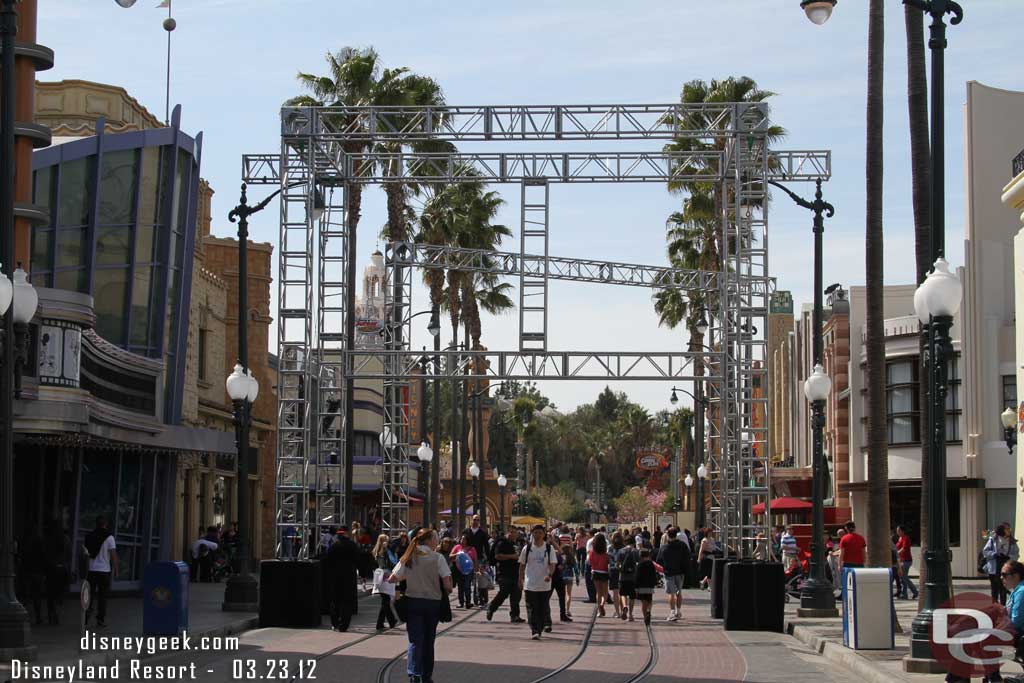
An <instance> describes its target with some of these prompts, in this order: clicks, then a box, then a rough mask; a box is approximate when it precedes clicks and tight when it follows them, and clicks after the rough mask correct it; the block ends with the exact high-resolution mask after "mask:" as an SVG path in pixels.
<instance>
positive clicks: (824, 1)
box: [800, 0, 836, 26]
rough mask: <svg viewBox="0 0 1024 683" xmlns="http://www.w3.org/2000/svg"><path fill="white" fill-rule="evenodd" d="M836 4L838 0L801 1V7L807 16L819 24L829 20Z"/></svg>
mask: <svg viewBox="0 0 1024 683" xmlns="http://www.w3.org/2000/svg"><path fill="white" fill-rule="evenodd" d="M835 6H836V0H802V1H801V2H800V7H802V8H803V10H804V13H805V14H806V15H807V18H808V19H810V20H811V22H812V23H814V24H817V25H818V26H821V25H822V24H824V23H825V22H826V21H828V20H829V17H831V16H832V10H833V9H834V8H835Z"/></svg>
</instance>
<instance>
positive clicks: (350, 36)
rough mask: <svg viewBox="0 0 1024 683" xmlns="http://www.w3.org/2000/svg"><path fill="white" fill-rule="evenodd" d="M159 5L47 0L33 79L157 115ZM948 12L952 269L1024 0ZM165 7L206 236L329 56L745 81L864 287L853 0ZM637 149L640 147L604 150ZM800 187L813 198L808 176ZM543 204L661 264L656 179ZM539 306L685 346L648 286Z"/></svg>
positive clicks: (368, 247) (474, 93)
mask: <svg viewBox="0 0 1024 683" xmlns="http://www.w3.org/2000/svg"><path fill="white" fill-rule="evenodd" d="M156 4H157V0H140V1H139V3H137V4H136V6H135V7H133V8H130V9H121V8H120V7H118V6H117V5H116V4H115V3H114V2H113V0H88V1H86V0H41V2H40V19H39V24H40V25H39V42H41V43H43V44H45V45H48V46H50V47H52V48H53V49H54V50H55V52H56V66H55V68H54V69H53V70H51V71H49V72H46V73H43V74H40V78H41V79H45V80H57V79H64V78H67V79H71V78H81V79H86V80H93V81H100V82H104V83H111V84H116V85H120V86H123V87H124V88H126V89H127V90H128V92H129V93H130V94H131V95H133V96H134V97H136V98H137V99H138V100H139V101H140V102H142V103H143V104H144V105H145V106H147V107H148V108H149V109H150V110H151V111H152V112H153V113H154V114H156V115H157V116H159V117H162V116H163V111H164V69H165V59H166V40H165V33H164V31H163V29H162V27H161V22H162V20H163V18H164V17H165V16H166V10H159V9H155V8H154V5H156ZM962 4H963V5H964V6H965V11H966V18H965V20H964V22H963V23H962V24H961V25H960V26H957V27H952V28H951V29H950V31H949V50H948V52H947V60H946V61H947V64H946V118H947V128H946V130H947V138H946V140H947V146H946V159H947V187H946V192H947V203H946V207H947V231H948V232H947V253H948V258H949V259H950V261H951V262H952V263H954V264H956V265H959V264H961V263H962V262H963V238H962V236H963V234H964V228H963V225H964V215H965V209H964V174H963V126H962V119H963V114H962V111H963V101H964V93H965V83H966V82H967V81H968V80H977V81H981V82H982V83H985V84H988V85H992V86H997V87H1002V88H1008V89H1014V90H1022V89H1024V77H1022V75H1021V73H1020V70H1019V69H1015V68H1013V67H1012V66H1011V65H1012V63H1013V62H1012V60H1011V59H1009V54H1010V53H1011V52H1012V51H1013V49H1014V48H1013V45H1015V44H1017V41H1018V40H1019V35H1018V34H1017V32H1018V27H1019V25H1020V23H1021V20H1022V19H1024V6H1022V5H1021V4H1020V3H1017V2H1008V1H1007V0H962ZM173 5H174V6H173V9H174V16H175V18H176V19H177V22H178V28H177V30H176V31H175V32H174V34H173V52H172V82H171V102H172V105H173V104H175V103H180V104H181V105H182V109H183V114H182V122H183V126H184V128H185V129H186V130H187V131H188V132H190V133H192V134H194V133H196V132H198V131H200V130H202V131H204V150H203V176H204V177H205V178H207V179H208V180H209V181H210V182H211V184H212V185H213V187H214V189H215V190H216V195H215V196H214V206H213V213H214V217H215V219H214V228H213V229H214V233H216V234H221V235H228V234H231V228H232V226H231V225H230V224H229V223H228V222H227V220H226V218H225V217H226V215H227V212H228V210H229V209H230V208H231V207H232V206H234V204H235V203H236V201H237V192H238V185H239V182H240V169H241V155H242V154H243V153H247V152H273V151H276V150H277V148H278V145H279V140H278V138H277V137H276V136H277V135H278V131H279V128H278V109H279V107H280V104H281V103H282V102H283V101H284V100H285V99H287V98H288V97H290V96H292V95H295V94H297V93H298V92H299V89H298V87H297V83H296V81H295V74H296V72H297V71H300V70H302V71H311V72H314V73H319V72H322V71H323V70H324V69H323V65H324V59H323V55H324V53H325V52H327V51H328V50H336V49H337V48H339V47H342V46H346V45H352V46H360V47H362V46H370V45H372V46H374V47H375V48H377V50H378V51H379V52H380V53H381V55H382V57H383V59H384V61H385V63H386V64H387V65H389V66H408V67H410V68H411V69H413V70H415V71H417V72H420V73H423V74H426V75H430V76H432V77H434V78H436V79H437V80H438V81H439V82H440V83H441V84H442V86H443V87H444V90H445V93H446V96H447V99H448V101H449V102H450V103H453V104H513V103H515V104H560V103H564V104H587V103H618V102H642V103H654V102H671V101H674V100H676V99H677V97H678V94H679V90H680V88H681V86H682V84H683V83H684V82H686V81H688V80H691V79H694V78H703V79H711V78H723V77H726V76H730V75H747V76H751V77H753V78H754V79H756V80H757V82H758V83H759V84H760V85H761V87H763V88H765V89H768V90H772V91H775V92H777V93H778V96H777V97H774V98H772V100H771V104H772V107H773V118H774V120H775V121H776V122H777V123H779V124H780V125H782V126H784V127H785V128H786V129H787V130H788V133H789V135H788V137H787V139H786V140H785V141H784V142H782V143H781V144H780V145H779V146H780V147H785V148H789V149H831V150H832V152H833V179H832V181H831V182H830V183H828V185H827V186H826V194H827V198H828V199H829V200H830V201H831V202H832V203H833V204H834V205H835V206H836V216H835V218H834V219H832V220H830V221H829V222H828V223H827V226H826V241H825V280H826V282H841V283H843V284H844V285H856V284H862V283H863V280H864V265H863V252H864V237H863V236H864V229H865V226H864V208H863V207H864V147H865V131H864V122H865V99H866V71H867V5H868V3H867V0H841V1H840V2H839V4H838V5H837V7H836V11H835V14H834V15H833V17H832V20H831V21H830V22H829V23H828V24H826V25H825V26H822V27H816V26H814V25H812V24H811V23H810V22H808V21H807V20H806V18H805V17H804V16H803V13H802V12H801V10H800V8H799V2H798V0H713V1H712V0H677V1H676V2H672V3H668V2H643V1H640V0H632V1H630V2H622V1H620V2H602V1H598V2H593V1H591V2H581V1H577V0H558V1H557V2H552V1H550V0H549V1H547V2H540V1H537V0H517V1H516V2H504V3H483V2H471V1H470V0H445V1H444V2H429V3H428V2H413V1H411V0H400V1H399V2H393V3H385V4H383V6H381V4H377V3H365V2H364V3H356V2H349V1H347V0H287V1H285V2H282V1H281V0H274V1H273V2H271V1H270V0H174V3H173ZM905 49H906V41H905V33H904V25H903V9H902V6H901V5H900V3H899V2H897V1H896V0H890V1H889V2H888V3H887V11H886V55H885V62H886V63H885V106H886V111H885V145H886V147H885V187H886V191H885V247H886V264H885V265H886V279H887V282H889V283H893V284H900V283H906V282H909V281H910V280H911V278H912V276H913V249H912V247H913V223H912V216H911V206H910V187H911V185H910V168H909V143H908V135H907V107H906V59H905ZM604 144H605V145H607V144H608V143H604ZM525 148H526V147H525V146H523V147H520V149H525ZM534 148H535V149H536V148H537V147H536V146H534ZM648 148H650V145H645V143H640V144H636V143H629V142H626V143H618V144H617V146H616V149H620V150H623V151H625V150H633V151H636V150H639V149H648ZM491 149H494V150H495V151H497V147H493V148H491ZM1016 151H1017V150H1007V158H1006V159H1005V160H1002V159H1000V160H994V163H997V164H1001V163H1005V165H1006V173H1007V177H1009V173H1010V157H1012V156H1013V154H1014V153H1015V152H1016ZM496 189H499V190H500V191H502V194H503V196H505V197H506V199H507V200H508V205H507V207H506V211H505V212H504V214H503V216H502V219H503V222H505V223H507V224H508V225H510V226H511V227H513V229H516V230H517V229H518V227H517V223H518V202H519V192H518V187H516V186H503V187H499V188H496ZM796 189H797V190H798V191H801V192H803V193H805V194H809V193H810V187H809V186H808V187H799V188H796ZM258 194H259V192H254V193H253V195H254V196H258ZM551 196H552V210H551V217H550V225H551V235H552V236H551V253H552V254H558V255H567V256H579V257H588V258H596V259H609V260H620V261H632V262H639V263H664V261H665V256H664V238H663V232H664V220H665V217H666V216H667V215H668V214H669V213H670V212H671V211H672V210H673V209H674V208H676V206H677V205H678V201H679V200H678V199H676V198H673V197H671V196H670V195H668V193H667V192H666V191H665V189H664V188H663V187H661V186H656V185H653V184H652V185H645V186H639V185H626V186H622V187H615V186H607V185H601V186H585V185H559V186H554V187H553V189H552V193H551ZM384 211H385V207H384V201H383V193H382V192H380V190H379V189H374V190H373V191H371V192H369V193H368V195H367V197H366V199H365V200H364V215H363V220H362V223H361V228H360V236H359V248H360V252H361V253H362V254H365V255H368V254H369V253H370V252H371V251H372V250H373V248H374V247H375V246H376V235H377V233H378V232H379V228H380V226H381V225H382V224H383V222H384V215H385V214H384ZM275 216H276V212H275V211H272V210H268V211H266V212H265V213H264V214H262V215H261V216H259V217H258V218H257V219H256V220H254V224H253V226H252V233H253V237H254V239H257V240H265V241H270V242H275V241H276V237H277V226H276V222H275ZM771 220H772V224H771V226H770V238H769V244H770V247H771V257H770V258H771V270H772V273H773V275H774V276H775V277H777V278H778V286H779V288H780V289H790V290H792V291H793V292H794V299H795V301H796V303H797V306H799V305H800V303H802V302H807V301H810V297H811V287H810V279H811V234H810V227H809V216H808V214H807V213H806V212H805V211H804V210H803V209H798V208H796V207H794V206H792V205H791V203H790V202H789V200H788V199H786V198H784V197H778V198H777V201H776V202H775V203H774V205H773V210H772V215H771ZM514 244H516V245H517V244H518V237H516V238H515V240H514ZM509 248H510V249H514V248H515V247H514V246H513V245H512V244H510V245H509ZM275 277H276V272H275ZM417 296H418V300H417V301H416V302H415V304H414V305H415V306H416V310H420V308H424V307H425V306H426V304H425V301H426V299H425V297H424V296H422V295H419V294H418V295H417ZM550 310H551V320H550V330H551V331H550V341H549V348H551V349H554V350H574V349H579V350H629V349H633V350H636V349H643V350H670V349H678V348H682V347H683V345H684V344H685V336H684V334H683V333H682V332H673V331H669V330H666V329H663V328H658V326H657V318H656V317H655V315H654V314H653V311H652V307H651V304H650V299H649V293H648V292H646V291H644V290H639V289H632V288H607V287H597V286H594V285H583V284H571V283H555V284H553V285H552V286H551V305H550ZM425 319H426V318H425V317H424V318H420V319H418V320H425ZM517 324H518V323H517V316H516V315H514V314H510V315H507V316H505V317H503V318H500V319H494V320H485V322H484V325H485V328H484V337H483V342H484V343H485V344H486V345H488V346H489V347H490V348H492V349H512V348H515V346H516V345H517V340H516V336H515V335H516V327H517ZM272 338H273V335H272ZM428 343H429V342H428V339H427V335H426V333H425V331H423V330H418V331H417V336H416V337H414V344H416V345H420V344H428ZM602 386H603V385H602V384H596V383H585V382H564V383H556V382H548V383H545V384H543V385H542V390H543V391H545V392H546V393H547V394H549V395H550V396H551V397H552V398H553V399H554V401H555V402H556V404H558V405H559V406H560V407H563V408H571V407H573V406H575V405H577V404H579V403H583V402H588V401H591V400H593V397H594V396H595V395H596V393H597V392H598V391H599V390H600V389H601V388H602ZM613 386H614V387H615V388H620V389H623V390H625V391H627V392H628V393H629V394H630V396H631V397H633V398H634V399H635V400H638V401H639V402H641V403H642V404H644V405H645V406H647V407H648V408H650V409H651V410H660V409H662V408H665V407H668V403H667V400H666V399H667V396H668V391H667V389H666V386H665V385H663V384H658V383H620V384H618V385H614V384H613Z"/></svg>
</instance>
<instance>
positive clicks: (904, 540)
mask: <svg viewBox="0 0 1024 683" xmlns="http://www.w3.org/2000/svg"><path fill="white" fill-rule="evenodd" d="M896 535H897V536H899V538H898V539H897V540H896V553H897V555H898V556H899V561H900V577H901V579H902V581H901V583H900V594H899V596H898V597H899V599H900V600H906V599H907V588H909V589H910V592H911V593H913V594H914V600H917V586H915V585H914V582H913V581H911V580H910V565H912V564H913V563H914V558H913V556H912V555H911V554H910V536H908V535H907V528H906V527H905V526H903V525H902V524H901V525H899V526H898V527H896Z"/></svg>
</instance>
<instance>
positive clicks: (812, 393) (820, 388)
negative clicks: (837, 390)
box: [804, 364, 832, 402]
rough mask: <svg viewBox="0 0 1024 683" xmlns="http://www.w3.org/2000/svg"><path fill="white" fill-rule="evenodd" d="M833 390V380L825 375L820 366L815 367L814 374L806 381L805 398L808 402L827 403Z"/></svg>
mask: <svg viewBox="0 0 1024 683" xmlns="http://www.w3.org/2000/svg"><path fill="white" fill-rule="evenodd" d="M831 390H832V380H831V379H830V378H829V376H828V375H826V374H825V369H824V368H822V367H821V365H820V364H818V365H815V366H814V372H812V373H811V375H810V377H808V378H807V379H805V380H804V396H806V397H807V400H808V401H812V402H813V401H827V400H828V395H829V392H830V391H831Z"/></svg>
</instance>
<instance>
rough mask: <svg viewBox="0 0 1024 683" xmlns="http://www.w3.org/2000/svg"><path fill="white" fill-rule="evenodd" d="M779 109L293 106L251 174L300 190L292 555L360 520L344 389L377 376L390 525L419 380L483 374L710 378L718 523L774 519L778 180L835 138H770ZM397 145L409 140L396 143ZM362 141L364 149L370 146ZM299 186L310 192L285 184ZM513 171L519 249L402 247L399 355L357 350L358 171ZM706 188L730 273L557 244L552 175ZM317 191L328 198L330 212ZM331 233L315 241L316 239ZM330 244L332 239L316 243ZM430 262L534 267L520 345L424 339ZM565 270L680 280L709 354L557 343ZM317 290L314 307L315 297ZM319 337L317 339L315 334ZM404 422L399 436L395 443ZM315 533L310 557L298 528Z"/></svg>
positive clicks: (730, 541)
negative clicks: (433, 143) (472, 146)
mask: <svg viewBox="0 0 1024 683" xmlns="http://www.w3.org/2000/svg"><path fill="white" fill-rule="evenodd" d="M769 125H770V123H769V119H768V109H767V106H766V105H764V104H763V103H716V104H693V105H689V104H668V105H569V106H565V105H556V106H445V107H286V108H283V109H282V110H281V152H280V154H253V155H245V156H243V160H242V174H243V177H244V179H245V181H246V182H248V183H251V184H274V185H280V186H281V187H282V188H285V189H284V192H283V194H282V202H281V236H280V239H281V241H280V245H281V246H280V252H279V256H280V271H279V278H278V288H279V289H278V291H279V297H280V298H279V301H280V311H279V315H278V350H279V354H280V359H281V360H280V371H279V377H278V424H279V431H278V453H277V477H278V479H277V491H278V500H277V533H278V551H277V554H278V556H279V557H306V556H309V555H310V554H312V553H313V552H315V550H316V545H317V539H318V538H319V537H320V533H321V532H322V531H323V530H324V529H325V528H326V527H329V526H332V525H336V524H338V523H341V522H345V521H348V520H345V519H344V510H345V509H346V506H345V503H346V501H345V500H344V499H343V492H344V491H345V478H346V477H350V476H351V472H347V471H345V468H344V467H343V466H342V464H343V462H344V453H345V447H346V439H345V424H344V421H345V415H346V407H347V406H345V398H344V397H345V394H344V391H342V389H343V387H344V386H346V384H348V383H353V382H355V381H356V380H360V381H380V382H381V383H382V388H383V392H384V436H385V438H384V439H382V442H383V443H382V445H383V467H382V482H381V484H382V513H383V515H382V516H383V525H384V531H385V532H397V531H404V530H405V529H407V528H408V526H409V519H408V512H409V503H408V481H409V480H408V468H409V455H410V452H411V449H412V448H414V445H413V444H411V443H409V441H410V430H409V414H410V411H409V383H410V376H411V375H412V374H413V371H414V369H415V370H417V371H419V372H423V373H425V374H426V377H427V378H428V379H429V378H433V377H443V378H450V379H455V378H458V379H460V380H472V379H478V378H479V379H529V380H538V379H565V380H579V379H592V380H609V379H625V380H646V381H650V380H666V381H673V382H678V381H680V380H687V379H689V380H693V381H703V382H704V384H705V386H706V389H705V396H706V398H707V400H708V410H707V419H708V424H707V430H706V433H707V437H708V444H707V448H706V454H707V461H706V465H707V468H708V471H709V486H708V492H709V500H710V506H709V515H708V520H709V524H710V525H711V526H712V527H713V528H715V529H716V530H717V531H718V532H719V533H720V534H721V536H722V538H723V540H724V542H725V543H726V544H727V545H728V546H729V547H731V548H734V549H736V550H737V551H738V552H739V553H740V554H741V555H743V554H746V553H749V552H750V551H751V550H752V549H753V546H754V538H755V536H756V534H757V533H758V532H760V531H764V530H765V524H766V523H767V520H768V515H767V514H766V515H765V516H764V517H763V518H762V520H763V521H758V520H757V519H755V518H754V516H753V515H752V506H753V505H754V504H756V503H757V502H762V501H763V502H766V503H767V500H768V496H769V491H770V486H769V484H770V482H769V472H768V463H767V459H766V457H765V455H766V452H765V447H766V444H767V442H768V425H767V421H766V419H765V415H766V413H767V410H766V408H767V405H766V403H767V400H768V399H767V396H768V395H769V392H768V387H767V367H768V363H767V360H768V349H767V344H768V342H767V315H768V297H769V295H770V293H771V290H772V288H773V281H772V279H771V277H770V276H769V268H768V197H767V194H766V193H767V181H768V180H787V181H808V180H816V179H818V178H822V179H827V178H828V177H829V176H830V173H831V157H830V153H829V152H827V151H816V150H809V151H778V150H770V149H768V147H767V144H766V139H765V135H766V132H767V131H768V129H769ZM678 138H689V139H693V140H695V141H700V142H703V143H714V144H695V145H694V146H693V147H694V151H690V152H664V151H662V152H646V151H625V152H623V151H613V152H608V153H604V152H602V153H593V152H569V153H554V152H498V153H476V152H453V153H451V154H429V153H412V152H405V151H398V150H405V149H407V145H406V143H410V142H413V141H422V140H449V141H499V142H501V141H505V142H511V141H538V142H541V141H571V140H576V141H579V140H608V141H619V140H664V141H669V140H673V139H678ZM378 142H387V143H388V145H387V147H388V148H389V149H391V150H392V151H391V152H389V153H381V152H380V147H381V146H380V145H377V144H375V143H378ZM358 150H361V151H358ZM297 181H302V183H303V184H302V185H300V186H299V187H297V188H292V189H288V188H289V187H290V186H291V185H293V184H295V183H296V182H297ZM415 181H429V182H431V183H441V182H449V183H458V182H467V181H472V182H480V181H483V182H491V183H513V184H518V185H520V189H521V199H522V203H521V217H520V218H521V226H520V228H521V230H520V250H519V252H518V253H513V252H496V251H495V252H491V251H479V250H469V249H454V248H450V247H446V246H437V245H422V244H410V243H395V244H389V245H388V246H387V249H386V253H385V269H386V279H385V282H386V283H387V286H386V293H385V309H386V311H385V313H386V320H385V323H384V340H383V347H382V348H377V347H374V348H357V349H355V350H347V349H348V348H349V342H350V341H351V340H349V339H348V337H347V334H346V329H351V325H352V322H353V316H354V315H355V311H354V310H351V309H350V307H349V305H348V304H347V301H348V297H349V295H350V294H351V293H350V292H349V291H348V289H347V287H348V284H347V283H348V281H347V279H346V277H345V273H346V272H348V270H349V269H350V268H351V267H352V263H351V262H350V259H351V258H352V256H351V251H350V250H349V246H350V245H348V243H347V221H346V218H347V217H346V214H345V209H346V202H345V200H346V194H347V190H348V188H350V187H352V186H354V185H358V184H369V183H391V182H415ZM669 181H675V182H690V181H703V182H708V183H711V184H713V185H714V186H715V188H716V193H717V199H718V202H717V203H718V206H719V207H720V208H721V212H720V230H721V232H720V244H721V246H722V254H721V262H720V264H719V269H718V270H716V271H710V272H703V271H687V270H679V269H673V268H668V267H662V266H646V265H638V264H626V263H615V262H610V261H596V260H588V259H581V258H563V257H554V256H551V255H550V254H549V252H548V244H549V227H550V226H549V221H548V215H549V206H550V184H551V183H578V182H585V183H606V182H616V183H630V182H645V183H650V182H654V183H665V182H669ZM314 191H317V193H318V194H319V195H321V196H323V197H324V199H325V203H326V207H325V208H326V211H325V213H324V214H323V217H322V218H321V219H320V220H319V222H315V221H314V213H313V197H314ZM314 245H315V246H314ZM314 249H315V252H314ZM418 268H446V269H447V268H454V269H459V270H467V271H479V272H491V273H497V274H499V275H501V276H507V277H516V278H518V279H519V304H520V334H519V349H518V350H515V351H465V350H448V351H442V352H440V353H438V352H426V351H424V352H416V351H412V350H411V349H410V338H411V337H410V333H411V325H410V320H411V311H412V306H411V295H412V273H413V272H414V271H415V270H416V269H418ZM550 280H568V281H578V282H592V283H599V284H614V285H620V286H637V287H650V288H679V289H682V290H684V291H685V292H687V293H689V294H691V295H692V294H694V293H696V294H697V295H698V296H699V298H700V300H701V301H702V303H703V304H704V305H706V306H707V308H708V311H709V314H710V315H709V329H708V333H707V335H706V342H707V347H706V348H705V349H703V350H702V351H701V352H699V353H693V352H676V351H670V352H662V353H650V352H630V351H611V352H583V351H569V352H559V351H551V350H549V349H548V305H549V303H550V301H549V292H548V284H549V281H550ZM314 289H315V290H316V298H315V306H314V297H313V291H314ZM314 328H315V330H316V334H315V336H314V334H313V330H314ZM389 435H390V436H389ZM293 529H294V531H295V535H297V536H298V537H299V538H301V539H302V540H301V542H300V543H299V545H301V549H299V550H298V551H297V552H296V550H295V547H294V545H293V544H292V543H291V542H290V539H289V536H290V535H291V533H292V530H293Z"/></svg>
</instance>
